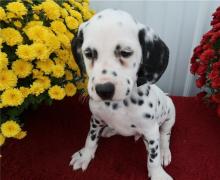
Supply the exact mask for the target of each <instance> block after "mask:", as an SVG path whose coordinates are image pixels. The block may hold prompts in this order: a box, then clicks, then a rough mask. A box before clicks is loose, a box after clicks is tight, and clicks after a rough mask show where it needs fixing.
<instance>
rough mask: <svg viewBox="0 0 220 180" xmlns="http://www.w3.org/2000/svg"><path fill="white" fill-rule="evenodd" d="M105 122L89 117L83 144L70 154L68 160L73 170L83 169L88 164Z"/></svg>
mask: <svg viewBox="0 0 220 180" xmlns="http://www.w3.org/2000/svg"><path fill="white" fill-rule="evenodd" d="M104 126H105V124H104V123H103V122H101V121H99V120H98V119H97V118H94V117H93V116H92V117H91V122H90V130H89V133H88V136H87V139H86V143H85V146H84V147H83V148H82V149H81V150H79V151H78V152H76V153H74V154H73V156H72V160H71V161H70V165H72V166H73V169H74V170H77V169H80V168H81V169H82V170H83V171H84V170H86V168H87V167H88V165H89V162H90V161H91V159H93V158H94V156H95V151H96V149H97V146H98V144H97V143H98V140H99V137H100V134H101V131H102V129H103V128H104Z"/></svg>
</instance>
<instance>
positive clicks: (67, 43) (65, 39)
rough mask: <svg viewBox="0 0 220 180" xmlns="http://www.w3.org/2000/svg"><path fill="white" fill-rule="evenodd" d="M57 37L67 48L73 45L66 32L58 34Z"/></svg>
mask: <svg viewBox="0 0 220 180" xmlns="http://www.w3.org/2000/svg"><path fill="white" fill-rule="evenodd" d="M57 38H58V40H59V41H60V42H61V44H63V45H64V47H65V48H70V47H71V44H70V40H69V38H68V37H67V36H66V35H65V34H58V35H57Z"/></svg>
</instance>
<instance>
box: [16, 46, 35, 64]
mask: <svg viewBox="0 0 220 180" xmlns="http://www.w3.org/2000/svg"><path fill="white" fill-rule="evenodd" d="M16 54H17V55H18V57H19V58H21V59H23V60H26V61H32V60H33V59H34V58H35V56H36V55H35V53H34V50H33V48H32V46H30V45H19V46H18V48H17V50H16Z"/></svg>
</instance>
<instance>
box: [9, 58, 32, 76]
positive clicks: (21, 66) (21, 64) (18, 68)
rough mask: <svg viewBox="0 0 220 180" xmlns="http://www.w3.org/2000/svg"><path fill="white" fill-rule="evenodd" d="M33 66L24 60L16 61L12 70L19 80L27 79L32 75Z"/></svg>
mask: <svg viewBox="0 0 220 180" xmlns="http://www.w3.org/2000/svg"><path fill="white" fill-rule="evenodd" d="M32 68H33V65H32V64H31V63H29V62H27V61H24V60H16V61H14V62H13V63H12V70H13V71H14V73H15V74H16V75H17V76H18V77H19V78H25V77H27V76H29V75H30V74H31V71H32Z"/></svg>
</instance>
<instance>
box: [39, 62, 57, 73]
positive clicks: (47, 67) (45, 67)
mask: <svg viewBox="0 0 220 180" xmlns="http://www.w3.org/2000/svg"><path fill="white" fill-rule="evenodd" d="M53 65H54V63H53V61H52V60H50V59H48V60H46V61H38V62H37V68H39V69H40V70H41V71H43V72H44V73H45V74H50V73H51V72H52V68H53Z"/></svg>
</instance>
